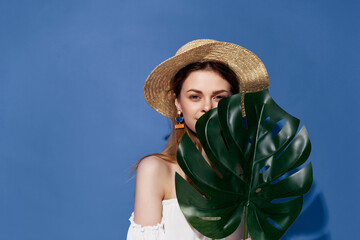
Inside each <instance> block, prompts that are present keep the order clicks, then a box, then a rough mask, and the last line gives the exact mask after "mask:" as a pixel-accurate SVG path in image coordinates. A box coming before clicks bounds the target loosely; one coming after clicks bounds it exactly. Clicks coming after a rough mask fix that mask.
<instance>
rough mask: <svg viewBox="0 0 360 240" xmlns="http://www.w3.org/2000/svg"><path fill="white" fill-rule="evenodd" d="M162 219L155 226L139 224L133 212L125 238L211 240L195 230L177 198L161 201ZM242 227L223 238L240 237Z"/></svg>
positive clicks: (226, 239)
mask: <svg viewBox="0 0 360 240" xmlns="http://www.w3.org/2000/svg"><path fill="white" fill-rule="evenodd" d="M162 206H163V209H162V219H161V222H160V223H159V224H157V225H156V226H144V227H143V226H141V225H139V224H136V223H135V222H134V213H132V214H131V217H130V219H129V220H130V227H129V230H128V234H127V240H211V239H210V238H208V237H205V236H203V235H202V234H201V233H199V232H198V231H196V230H195V229H194V228H193V227H192V226H191V225H190V224H189V223H188V222H187V221H186V218H185V217H184V215H183V214H182V212H181V210H180V206H179V204H178V202H177V199H176V198H174V199H169V200H163V201H162ZM241 232H242V228H241V227H239V228H238V229H237V230H236V231H235V233H233V234H232V235H231V236H229V237H226V238H224V240H235V239H236V240H239V239H241Z"/></svg>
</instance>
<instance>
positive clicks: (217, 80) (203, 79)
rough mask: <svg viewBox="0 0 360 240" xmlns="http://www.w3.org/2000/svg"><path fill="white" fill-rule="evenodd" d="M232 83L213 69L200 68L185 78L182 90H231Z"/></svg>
mask: <svg viewBox="0 0 360 240" xmlns="http://www.w3.org/2000/svg"><path fill="white" fill-rule="evenodd" d="M230 88H231V85H230V83H229V82H228V81H227V80H226V79H225V78H224V77H223V76H221V75H220V74H219V73H217V72H214V71H212V70H198V71H194V72H192V73H190V74H189V76H188V77H187V78H186V79H185V81H184V83H183V86H182V89H181V90H182V91H183V90H185V91H187V90H190V89H196V90H199V91H207V90H208V91H210V90H211V91H216V90H227V91H230Z"/></svg>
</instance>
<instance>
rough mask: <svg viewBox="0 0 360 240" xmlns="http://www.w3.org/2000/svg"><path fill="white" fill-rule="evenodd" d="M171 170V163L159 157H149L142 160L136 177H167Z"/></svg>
mask: <svg viewBox="0 0 360 240" xmlns="http://www.w3.org/2000/svg"><path fill="white" fill-rule="evenodd" d="M170 170H171V168H170V165H169V163H167V162H166V161H164V160H163V159H161V158H160V157H157V156H148V157H146V158H144V159H143V160H141V162H140V164H139V166H138V168H137V174H136V177H137V178H138V177H139V176H142V175H145V176H149V177H151V176H154V177H156V176H159V174H160V175H166V174H168V172H169V171H170Z"/></svg>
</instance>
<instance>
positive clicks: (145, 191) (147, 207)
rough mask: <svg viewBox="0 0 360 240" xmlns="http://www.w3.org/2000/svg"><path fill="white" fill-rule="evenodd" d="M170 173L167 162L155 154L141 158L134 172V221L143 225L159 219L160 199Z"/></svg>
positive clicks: (153, 223)
mask: <svg viewBox="0 0 360 240" xmlns="http://www.w3.org/2000/svg"><path fill="white" fill-rule="evenodd" d="M170 175H171V166H170V165H169V163H167V162H166V161H164V160H163V159H161V158H159V157H157V156H148V157H146V158H144V159H143V160H141V162H140V164H139V165H138V168H137V173H136V189H135V207H134V214H135V219H134V220H135V222H136V223H138V224H141V225H143V226H149V225H156V224H157V223H159V222H160V221H161V216H162V200H163V199H164V196H165V191H166V183H167V182H168V180H169V178H170Z"/></svg>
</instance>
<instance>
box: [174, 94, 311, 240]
mask: <svg viewBox="0 0 360 240" xmlns="http://www.w3.org/2000/svg"><path fill="white" fill-rule="evenodd" d="M240 102H241V94H236V95H233V96H231V97H229V98H225V99H223V100H221V101H220V102H219V105H218V108H217V109H213V110H211V111H210V112H208V113H206V114H204V115H203V116H202V117H201V118H200V119H199V120H198V121H197V124H196V133H197V137H198V138H199V140H200V142H201V145H202V147H203V149H204V151H205V153H206V155H207V157H208V158H209V160H210V162H211V163H212V165H213V167H211V166H210V165H209V164H208V163H207V162H206V160H204V158H203V156H202V155H201V153H200V152H199V150H198V149H197V148H196V147H195V145H194V143H193V142H192V141H191V139H190V138H189V136H188V135H187V134H185V135H184V137H183V138H182V140H181V143H180V145H179V149H178V153H177V159H178V163H179V165H180V167H181V168H182V169H183V171H184V172H185V174H186V175H187V177H188V178H189V179H190V180H191V182H192V183H193V185H195V186H196V188H197V189H195V188H194V187H193V186H192V185H191V184H189V183H188V182H187V181H185V180H184V179H183V178H182V177H181V176H180V175H178V174H177V175H176V194H177V198H178V202H179V204H180V207H181V210H182V212H183V214H184V215H185V217H186V219H187V220H188V222H189V223H190V224H191V225H192V226H193V227H194V228H196V229H197V230H198V231H199V232H200V233H202V234H204V235H205V236H208V237H210V238H224V237H226V236H228V235H230V234H231V233H232V232H234V231H235V230H236V228H237V227H238V226H239V224H240V221H241V219H242V216H243V213H244V210H245V223H246V226H247V228H248V231H249V233H250V236H251V237H252V238H253V239H255V240H258V239H259V240H265V239H271V240H274V239H280V238H281V236H282V235H284V233H285V232H286V230H287V229H288V228H289V227H290V226H291V224H292V223H293V222H294V221H295V219H296V218H297V217H298V215H299V214H300V212H301V209H302V204H303V195H304V194H305V193H306V192H307V191H308V190H309V189H310V187H311V185H312V166H311V163H309V164H307V165H306V166H305V167H303V168H301V170H299V171H297V170H298V168H299V167H300V166H301V165H303V164H304V163H305V161H306V159H307V158H308V156H309V154H310V150H311V145H310V141H309V138H308V134H307V131H306V129H305V127H302V128H301V130H300V131H299V132H298V133H297V134H296V132H297V130H298V126H299V120H298V119H296V118H295V117H293V116H291V115H290V114H288V113H286V112H285V111H284V110H282V109H281V108H280V107H279V106H278V105H277V104H276V103H275V102H274V101H273V99H272V98H271V97H270V95H269V92H268V90H265V91H261V92H257V93H247V94H246V95H245V109H246V118H243V116H242V114H241V110H242V109H241V107H240V105H241V104H240ZM281 123H283V125H282V124H281ZM214 169H216V171H214ZM294 172H295V173H294ZM286 174H287V175H286ZM200 192H201V193H200ZM284 198H285V200H284V201H282V202H279V201H278V199H284Z"/></svg>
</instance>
